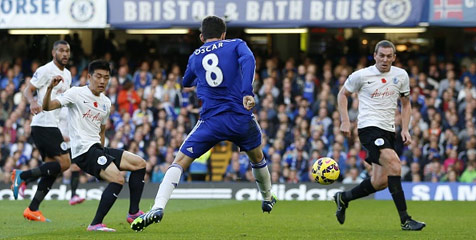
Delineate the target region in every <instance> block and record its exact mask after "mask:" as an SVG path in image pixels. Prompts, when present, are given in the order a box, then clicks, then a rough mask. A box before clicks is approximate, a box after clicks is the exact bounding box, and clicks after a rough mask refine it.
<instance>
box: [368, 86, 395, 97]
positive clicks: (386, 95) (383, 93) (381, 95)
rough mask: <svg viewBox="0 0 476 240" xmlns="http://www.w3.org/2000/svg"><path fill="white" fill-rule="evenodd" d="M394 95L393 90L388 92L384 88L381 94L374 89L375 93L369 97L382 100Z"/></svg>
mask: <svg viewBox="0 0 476 240" xmlns="http://www.w3.org/2000/svg"><path fill="white" fill-rule="evenodd" d="M394 94H395V91H393V90H389V89H388V88H386V89H385V90H384V91H383V92H381V91H379V89H378V88H377V89H375V91H374V92H373V93H372V94H371V95H370V97H371V98H378V97H382V98H386V97H390V96H392V95H394Z"/></svg>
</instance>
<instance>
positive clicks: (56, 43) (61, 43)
mask: <svg viewBox="0 0 476 240" xmlns="http://www.w3.org/2000/svg"><path fill="white" fill-rule="evenodd" d="M58 45H69V43H68V42H66V41H65V40H58V41H55V42H54V43H53V49H56V48H58Z"/></svg>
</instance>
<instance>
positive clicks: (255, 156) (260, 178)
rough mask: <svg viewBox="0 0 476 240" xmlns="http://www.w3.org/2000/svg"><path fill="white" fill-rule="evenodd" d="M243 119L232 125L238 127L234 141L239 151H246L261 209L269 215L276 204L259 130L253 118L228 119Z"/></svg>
mask: <svg viewBox="0 0 476 240" xmlns="http://www.w3.org/2000/svg"><path fill="white" fill-rule="evenodd" d="M240 118H243V119H242V121H243V123H239V122H236V123H233V126H238V127H240V128H241V129H240V132H241V134H240V136H239V137H238V138H237V139H235V141H234V142H235V143H236V144H237V145H238V146H239V147H240V149H242V150H244V151H246V154H247V155H248V157H249V158H250V162H251V168H252V173H253V176H254V178H255V179H256V185H257V186H258V190H259V191H260V193H261V196H262V197H263V202H262V204H261V208H262V210H263V212H268V213H270V212H271V210H272V209H273V206H274V204H275V203H276V198H275V197H274V196H273V195H272V193H271V175H270V173H269V169H268V164H267V162H266V159H265V158H264V154H263V150H262V149H261V129H260V126H259V124H258V122H257V121H256V118H255V117H254V116H253V117H252V118H249V116H240V117H238V118H234V119H230V120H229V121H230V122H232V121H233V120H235V119H238V120H240Z"/></svg>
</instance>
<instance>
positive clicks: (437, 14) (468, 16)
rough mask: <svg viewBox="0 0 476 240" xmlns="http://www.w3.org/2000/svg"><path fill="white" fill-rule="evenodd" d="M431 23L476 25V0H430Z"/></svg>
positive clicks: (436, 24)
mask: <svg viewBox="0 0 476 240" xmlns="http://www.w3.org/2000/svg"><path fill="white" fill-rule="evenodd" d="M429 10H430V12H429V23H430V25H433V26H461V27H475V26H476V0H430V8H429Z"/></svg>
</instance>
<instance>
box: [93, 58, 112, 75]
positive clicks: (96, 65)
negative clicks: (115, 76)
mask: <svg viewBox="0 0 476 240" xmlns="http://www.w3.org/2000/svg"><path fill="white" fill-rule="evenodd" d="M96 69H102V70H106V71H108V72H109V73H111V67H110V66H109V62H107V61H105V60H101V59H98V60H94V61H92V62H90V63H89V65H88V73H89V74H93V73H94V71H96Z"/></svg>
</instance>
